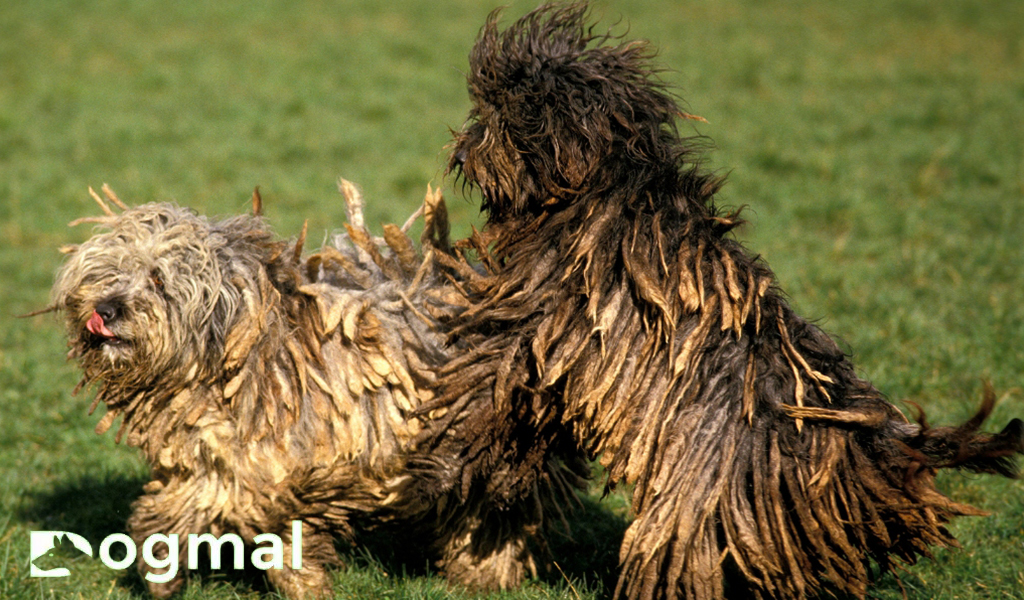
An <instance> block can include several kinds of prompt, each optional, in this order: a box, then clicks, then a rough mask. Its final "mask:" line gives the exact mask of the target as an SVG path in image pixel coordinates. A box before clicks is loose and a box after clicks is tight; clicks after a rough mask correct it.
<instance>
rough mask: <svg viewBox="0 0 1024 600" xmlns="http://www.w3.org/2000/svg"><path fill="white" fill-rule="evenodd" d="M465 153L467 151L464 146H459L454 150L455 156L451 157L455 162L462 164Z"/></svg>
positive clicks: (464, 162) (464, 159)
mask: <svg viewBox="0 0 1024 600" xmlns="http://www.w3.org/2000/svg"><path fill="white" fill-rule="evenodd" d="M466 154H467V152H466V149H465V148H459V149H458V150H456V151H455V156H453V157H452V158H454V159H455V162H457V163H459V164H460V165H464V164H466Z"/></svg>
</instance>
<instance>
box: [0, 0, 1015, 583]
mask: <svg viewBox="0 0 1024 600" xmlns="http://www.w3.org/2000/svg"><path fill="white" fill-rule="evenodd" d="M533 6H535V3H534V2H522V1H518V0H516V1H513V2H511V3H510V6H509V8H508V9H507V11H506V18H514V17H517V16H519V15H521V14H523V13H524V12H526V11H527V10H529V9H530V8H533ZM491 8H493V6H491V5H489V4H487V3H479V2H471V1H469V0H461V1H458V0H457V1H441V0H430V1H428V0H401V1H396V2H390V3H382V2H377V1H376V0H352V1H349V2H344V3H341V2H301V3H292V2H284V1H281V0H254V1H252V2H245V3H241V2H227V3H198V2H197V3H166V2H155V1H151V0H134V1H128V0H94V1H93V2H89V3H73V2H67V1H61V0H33V2H5V3H4V4H3V6H2V7H0V481H2V482H3V483H2V484H0V597H5V598H50V597H55V598H64V597H68V598H79V597H81V598H99V597H112V598H127V597H136V596H139V595H140V594H141V587H140V584H139V580H138V578H137V577H136V576H135V575H134V574H133V573H131V572H129V573H119V572H112V571H109V570H107V569H106V568H105V567H103V566H102V565H100V564H99V562H98V561H95V560H89V559H78V560H76V561H75V562H74V564H73V567H72V576H71V577H69V578H66V579H31V578H29V577H28V533H27V532H28V531H30V530H37V529H57V530H67V531H73V532H77V533H81V534H83V535H85V536H86V537H87V538H89V539H90V540H91V541H93V543H94V546H95V544H96V542H98V540H100V539H102V537H104V536H106V535H108V534H109V533H112V532H116V531H121V530H122V529H123V523H124V520H125V518H126V516H127V512H128V506H129V504H130V502H131V500H132V499H134V497H136V496H137V495H138V494H139V493H140V491H141V485H142V483H143V482H144V478H145V473H146V469H145V466H144V465H143V464H142V463H141V462H140V461H139V459H138V457H137V456H136V454H135V452H134V450H132V449H131V448H125V447H119V446H115V445H114V444H113V441H112V439H111V436H96V435H94V434H93V433H92V428H93V426H94V424H95V422H96V420H97V419H98V416H93V417H89V416H87V415H86V409H87V406H88V404H89V402H90V398H89V397H88V394H83V395H81V396H78V397H72V396H71V395H70V390H71V389H72V388H73V387H74V384H75V383H76V380H77V379H76V374H75V370H74V368H73V365H71V364H67V363H65V361H64V358H63V349H64V341H63V339H62V337H61V332H60V330H59V327H58V325H57V323H56V322H55V320H54V319H52V318H50V317H36V318H33V319H20V320H19V319H15V318H14V316H15V315H18V314H23V313H26V312H29V311H31V310H34V309H37V308H41V307H43V306H45V305H46V303H47V294H48V289H49V286H50V284H51V283H52V277H53V272H54V270H55V268H56V267H57V265H58V264H59V260H60V256H59V254H58V253H57V251H56V249H57V247H58V246H60V245H62V244H65V243H69V242H75V241H81V240H82V239H84V238H85V237H87V235H88V233H89V232H88V228H87V227H82V228H79V229H78V230H69V229H67V227H66V223H67V222H69V221H71V220H72V219H75V218H78V217H81V216H83V215H88V214H93V213H94V212H95V208H94V206H93V205H92V204H91V202H90V201H89V200H88V199H87V195H86V188H87V186H90V185H91V186H93V187H97V188H98V187H99V186H100V185H101V184H103V183H104V182H106V183H109V184H110V185H111V186H112V187H113V188H114V189H115V190H116V191H117V192H118V193H119V194H120V195H121V197H122V198H124V199H126V200H128V201H130V202H134V203H141V202H145V201H150V200H174V201H177V202H179V203H182V204H186V205H188V206H191V207H194V208H195V209H197V210H199V211H200V212H203V213H206V214H210V215H223V214H230V213H236V212H240V211H243V210H246V209H247V207H248V201H249V196H250V194H251V191H252V188H253V187H254V186H256V185H259V186H260V188H261V190H262V192H263V196H264V199H265V204H266V213H267V216H268V218H269V220H270V221H271V223H272V224H273V225H274V227H275V229H276V230H277V231H278V232H279V233H280V234H281V235H283V236H291V235H295V234H296V233H297V232H298V230H299V228H300V227H301V225H302V222H303V220H305V219H308V220H309V224H310V232H311V239H312V240H313V241H314V242H316V241H319V239H318V236H319V235H321V234H322V233H326V232H327V231H329V230H330V229H332V228H334V227H337V226H339V225H340V224H341V223H343V222H344V208H343V204H342V202H340V199H339V196H338V195H337V192H336V190H335V180H336V178H337V177H338V176H344V177H345V178H347V179H350V180H353V181H355V182H357V183H358V184H359V185H360V186H361V187H362V189H363V190H364V193H365V196H366V199H367V201H368V204H369V213H370V214H368V219H367V220H368V222H369V223H377V222H379V221H382V220H384V221H396V220H398V221H401V220H403V219H404V218H405V216H406V215H407V214H408V213H409V212H411V211H412V210H413V208H414V207H415V206H416V204H417V203H418V202H419V201H420V199H421V198H422V195H423V192H424V190H425V187H426V184H427V183H428V182H432V183H433V184H434V185H445V186H446V190H447V191H448V192H449V193H448V200H449V206H450V207H451V210H452V214H453V218H454V219H455V220H456V221H457V222H458V224H459V226H458V229H457V232H458V233H466V232H467V231H468V230H469V226H470V224H471V223H477V224H479V219H478V216H477V207H476V203H475V202H474V201H473V199H463V198H462V197H461V196H460V195H459V194H458V193H457V192H452V190H451V185H450V182H446V181H445V180H444V178H443V170H444V162H445V150H444V146H445V144H446V143H447V142H448V140H449V139H450V134H449V131H448V130H449V128H452V129H458V128H459V127H460V126H461V124H462V120H463V119H464V115H465V113H466V110H467V109H468V106H469V103H468V100H467V98H466V94H465V85H464V80H463V75H462V72H463V70H464V69H465V68H466V55H467V53H468V51H469V49H470V47H471V45H472V43H473V40H474V38H475V35H476V32H477V30H478V29H479V27H480V26H481V24H482V23H483V21H484V18H485V16H486V14H487V13H488V12H489V11H490V10H491ZM595 9H596V11H595V12H596V15H598V16H600V17H602V23H606V24H613V23H615V22H617V21H619V20H621V21H622V24H620V25H619V30H620V31H625V30H626V29H627V28H628V35H629V37H631V38H647V39H650V40H651V41H652V42H653V43H654V44H655V45H656V46H657V47H658V48H659V49H660V57H659V63H660V64H661V65H663V66H665V67H667V68H668V69H669V70H668V71H667V72H666V73H665V74H664V78H665V79H666V80H667V81H669V82H671V83H672V84H673V85H674V86H675V87H676V89H677V90H678V91H679V93H680V95H681V96H682V97H683V98H685V99H686V103H687V107H688V109H689V110H690V111H691V112H693V113H696V114H699V115H701V116H703V117H705V118H706V119H707V120H708V121H709V123H708V124H700V125H698V126H697V131H699V132H700V133H701V134H704V135H707V136H709V137H710V138H711V139H713V140H714V142H715V145H716V149H715V151H714V152H713V154H712V155H711V156H710V157H709V164H710V165H711V166H712V167H713V168H715V169H718V170H720V171H722V172H727V173H729V183H728V185H727V186H726V188H725V190H724V192H723V194H722V195H721V197H720V199H719V203H721V204H725V205H732V206H739V205H748V207H749V208H748V209H747V211H746V213H745V214H746V216H747V218H748V219H749V220H750V221H751V224H750V225H748V226H747V227H746V228H744V229H743V230H742V231H741V232H740V234H739V236H740V238H741V239H742V240H743V241H744V242H745V243H747V245H748V246H749V247H750V248H752V249H753V250H755V251H757V252H759V253H761V254H763V255H764V256H765V257H766V259H767V260H768V261H769V263H770V264H771V265H772V266H773V268H774V269H775V271H776V273H777V275H778V277H779V280H780V282H781V284H782V286H783V287H784V289H786V290H787V291H788V292H789V294H790V295H791V297H792V301H793V303H794V304H795V305H796V306H797V308H798V310H799V312H800V313H801V314H803V315H805V316H808V317H812V318H817V319H820V322H821V324H822V325H823V326H824V328H825V329H826V330H828V331H830V332H832V333H834V334H835V335H837V336H839V337H840V338H842V339H843V340H844V341H845V343H846V344H847V345H848V347H849V348H850V349H851V351H852V352H853V354H854V360H855V361H856V363H857V364H858V366H859V369H860V372H861V374H862V375H863V376H865V377H867V378H869V379H871V380H873V381H874V382H875V383H876V384H877V385H878V386H879V387H880V388H881V389H882V390H884V391H885V392H887V393H888V394H890V395H891V397H892V398H893V399H894V400H896V401H898V402H900V401H902V400H905V399H906V400H912V401H914V402H917V403H919V404H921V405H923V406H925V407H926V408H927V410H928V414H929V417H930V420H931V421H932V422H948V421H952V420H958V419H964V418H965V417H966V416H967V415H969V414H970V412H971V411H972V409H973V408H974V407H975V405H976V402H977V400H978V399H979V397H980V390H981V380H982V379H988V380H990V381H991V382H992V383H993V385H994V386H995V389H996V390H997V393H998V395H999V396H1000V399H1001V404H1000V406H999V407H998V408H997V410H996V413H995V415H994V417H993V418H992V419H991V422H990V423H989V426H990V427H993V428H995V427H1002V426H1003V425H1004V424H1005V423H1006V422H1007V421H1008V420H1009V419H1010V418H1011V417H1012V416H1024V391H1022V388H1021V386H1022V385H1024V309H1022V307H1021V304H1022V299H1024V3H1021V2H1020V1H1019V0H990V1H986V2H976V1H973V0H947V1H944V2H933V1H932V0H880V1H877V2H846V1H840V0H828V1H822V0H814V1H811V0H795V1H790V0H785V1H783V0H767V1H753V0H751V1H744V0H713V1H712V0H694V1H693V2H673V1H668V0H657V1H648V2H640V1H639V0H633V1H627V0H619V1H611V0H598V1H597V2H596V4H595ZM683 126H684V127H691V126H692V125H690V124H684V125H683ZM314 245H315V244H314ZM101 412H102V411H101ZM941 484H942V486H943V488H944V489H945V490H947V491H948V492H949V493H950V494H952V495H953V496H954V497H955V498H957V499H960V500H965V501H969V502H973V503H975V504H976V505H978V506H981V507H982V508H985V509H987V510H990V511H992V512H993V513H994V514H993V516H991V517H988V518H984V519H969V520H962V521H959V522H957V523H955V524H954V525H953V526H952V527H953V529H954V530H955V533H956V534H957V535H958V537H959V538H960V539H961V541H962V542H963V545H964V548H963V549H961V550H955V551H939V552H938V553H937V555H936V559H935V560H933V561H925V562H923V563H921V564H920V565H917V566H914V567H911V568H910V569H909V570H908V571H907V572H906V573H905V574H904V575H903V576H902V579H903V585H904V586H905V587H906V590H907V594H908V596H909V597H911V598H964V599H981V598H1024V485H1022V484H1021V482H1016V481H998V480H994V479H990V478H980V477H969V476H964V475H957V474H949V475H944V476H943V477H942V478H941ZM599 493H600V486H599V485H598V486H595V498H597V497H598V495H599ZM625 505H626V503H625V502H624V499H623V495H622V494H621V493H617V494H615V495H613V497H612V498H610V499H607V500H605V502H604V503H602V504H601V506H600V507H598V506H597V505H596V504H595V503H593V502H588V504H587V508H586V509H585V510H583V511H581V512H580V513H579V514H578V515H577V516H576V517H575V518H574V528H575V531H576V535H575V541H568V540H555V542H556V555H557V557H558V558H559V559H560V563H559V564H560V565H561V566H562V567H563V569H564V570H565V572H566V574H567V575H566V577H565V578H563V577H562V576H561V575H560V574H559V573H557V572H556V573H554V574H553V575H552V576H550V577H547V578H546V579H544V580H543V581H540V582H533V583H530V584H529V585H527V586H526V587H525V588H524V589H523V590H520V591H516V592H509V593H505V594H500V595H497V596H496V597H501V598H510V599H513V598H576V597H583V598H601V597H605V596H606V595H607V594H608V592H609V591H610V590H609V588H608V586H609V585H610V584H611V583H613V581H614V571H615V568H616V567H615V556H616V552H617V546H618V540H617V539H616V537H617V536H620V535H621V531H622V528H623V526H624V523H625V521H624V519H627V518H628V515H627V514H626V511H625V508H624V507H625ZM381 546H382V547H380V548H375V549H373V550H371V551H364V550H359V549H357V550H354V551H351V552H349V553H348V554H347V555H346V557H347V561H348V565H349V566H347V567H346V568H344V569H341V570H339V571H338V572H337V573H336V579H337V590H338V595H339V597H344V598H363V597H367V598H369V597H390V598H444V597H450V596H454V597H466V598H468V597H472V595H471V594H467V593H464V592H461V591H458V590H449V589H448V588H447V587H446V586H445V584H444V583H443V582H442V581H440V580H438V579H437V578H436V577H432V576H430V574H429V571H426V570H424V569H423V568H422V565H412V564H405V563H401V562H400V561H399V562H396V560H395V559H394V558H393V557H391V556H389V552H388V549H387V545H386V543H384V544H383V545H381ZM68 560H69V562H70V558H69V559H68ZM251 583H252V582H251V581H248V580H241V581H239V580H235V579H232V578H225V577H221V576H214V577H211V578H208V579H205V580H203V581H201V582H196V583H195V584H193V585H192V586H191V587H190V588H188V591H187V592H186V593H185V595H184V597H186V598H200V597H203V598H229V597H236V595H241V596H248V595H250V594H255V593H256V592H255V591H254V590H258V589H259V588H260V586H259V582H258V581H257V582H256V584H255V587H254V586H253V585H251ZM872 597H878V598H899V597H901V593H900V587H899V585H898V584H897V583H896V581H895V580H894V579H892V578H891V577H883V578H882V580H881V581H880V583H879V586H878V588H877V589H876V590H874V591H873V592H872Z"/></svg>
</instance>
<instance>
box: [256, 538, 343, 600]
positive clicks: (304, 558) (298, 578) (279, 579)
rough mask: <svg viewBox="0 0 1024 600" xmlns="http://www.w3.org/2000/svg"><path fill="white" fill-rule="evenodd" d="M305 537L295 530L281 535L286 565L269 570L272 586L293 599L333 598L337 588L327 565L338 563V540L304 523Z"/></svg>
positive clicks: (268, 575)
mask: <svg viewBox="0 0 1024 600" xmlns="http://www.w3.org/2000/svg"><path fill="white" fill-rule="evenodd" d="M301 527H302V529H301V530H300V531H301V534H300V535H301V538H299V537H296V536H293V535H292V531H294V529H293V530H292V531H289V532H286V533H284V534H283V535H281V536H280V537H281V541H282V543H283V558H284V564H283V565H282V566H281V568H280V569H278V568H271V569H269V570H268V571H267V579H269V580H270V584H271V585H272V586H274V588H275V589H276V590H277V591H278V592H280V593H281V594H282V595H283V596H285V597H287V598H289V599H290V600H307V599H309V600H313V599H319V598H333V597H334V589H333V586H332V585H331V577H330V575H329V574H328V573H327V570H326V566H327V565H328V564H330V563H336V562H338V559H337V553H336V552H335V550H334V538H333V537H332V536H331V535H330V534H329V533H325V532H322V531H319V530H317V529H313V528H312V527H310V526H308V525H306V524H303V525H301Z"/></svg>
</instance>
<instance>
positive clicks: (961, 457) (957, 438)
mask: <svg viewBox="0 0 1024 600" xmlns="http://www.w3.org/2000/svg"><path fill="white" fill-rule="evenodd" d="M995 404H996V395H995V392H994V391H993V390H992V386H991V385H990V384H989V383H987V382H986V383H985V391H984V396H983V399H982V403H981V406H980V407H979V408H978V412H977V413H975V415H974V416H973V417H971V419H970V420H968V421H967V422H966V423H964V424H963V425H960V426H958V427H930V426H929V425H928V422H927V420H926V419H925V415H924V411H923V410H922V409H921V408H920V407H917V406H916V405H915V408H916V409H917V419H916V420H917V423H918V427H919V431H918V433H917V434H916V435H915V436H913V437H912V438H910V439H909V440H907V441H906V442H903V443H902V450H903V451H904V452H905V453H906V454H907V455H909V456H910V457H911V458H912V459H913V460H914V461H915V462H916V464H917V465H919V468H922V469H928V468H930V469H943V468H956V469H965V470H967V471H971V472H974V473H990V474H995V475H1002V476H1004V477H1010V478H1014V479H1016V478H1017V477H1019V476H1020V469H1019V466H1018V461H1017V459H1018V458H1019V456H1020V455H1021V454H1022V453H1024V421H1021V420H1020V419H1013V420H1012V421H1010V422H1009V424H1007V425H1006V427H1004V428H1003V430H1002V431H1000V432H999V433H995V434H993V433H986V432H983V431H980V429H981V425H982V423H984V422H985V420H986V419H987V418H988V417H989V416H990V415H991V414H992V410H993V408H995Z"/></svg>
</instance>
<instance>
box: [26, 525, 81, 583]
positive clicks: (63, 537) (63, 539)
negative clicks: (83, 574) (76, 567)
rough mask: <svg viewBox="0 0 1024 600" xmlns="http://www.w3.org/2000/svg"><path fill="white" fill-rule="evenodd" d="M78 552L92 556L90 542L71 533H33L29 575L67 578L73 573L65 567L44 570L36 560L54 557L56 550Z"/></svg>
mask: <svg viewBox="0 0 1024 600" xmlns="http://www.w3.org/2000/svg"><path fill="white" fill-rule="evenodd" d="M72 548H73V549H75V550H78V551H79V552H82V553H83V554H88V555H89V556H92V546H91V545H90V544H89V542H88V540H86V539H85V538H83V537H82V536H80V535H78V534H74V533H71V532H69V531H31V532H29V551H30V552H31V554H32V558H31V568H30V569H29V575H31V576H32V577H67V576H69V575H71V571H69V570H68V569H66V568H64V567H59V568H56V569H42V568H39V567H37V566H36V559H39V558H44V557H47V556H54V555H55V554H56V552H55V551H56V550H58V549H59V550H70V549H72Z"/></svg>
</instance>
